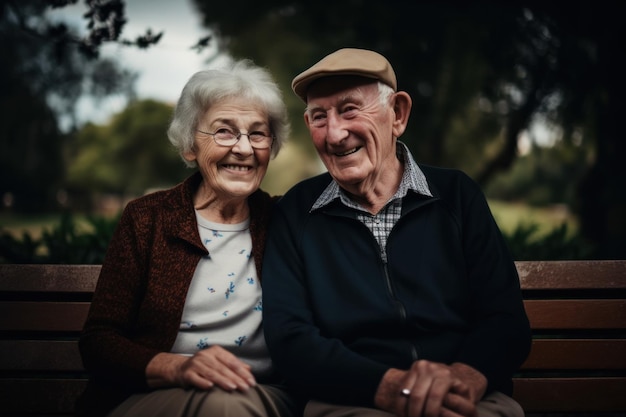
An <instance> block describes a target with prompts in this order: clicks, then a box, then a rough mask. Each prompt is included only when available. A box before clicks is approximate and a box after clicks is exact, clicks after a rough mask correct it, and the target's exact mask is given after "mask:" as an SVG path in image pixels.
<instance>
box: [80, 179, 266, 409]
mask: <svg viewBox="0 0 626 417" xmlns="http://www.w3.org/2000/svg"><path fill="white" fill-rule="evenodd" d="M201 181H202V177H201V175H200V174H199V173H196V174H194V175H192V176H191V177H189V178H188V179H187V180H186V181H185V182H183V183H182V184H180V185H178V186H176V187H174V188H172V189H169V190H166V191H160V192H157V193H154V194H149V195H146V196H144V197H141V198H138V199H136V200H134V201H132V202H130V203H129V204H128V205H127V207H126V208H125V209H124V212H123V214H122V217H121V219H120V222H119V225H118V226H117V229H116V231H115V233H114V235H113V239H112V240H111V243H110V245H109V247H108V251H107V255H106V258H105V261H104V263H103V265H102V271H101V273H100V278H99V280H98V285H97V287H96V291H95V294H94V297H93V302H92V304H91V309H90V311H89V315H88V317H87V322H86V323H85V327H84V329H83V333H82V335H81V338H80V344H79V345H80V352H81V355H82V358H83V362H84V364H85V367H86V368H87V370H88V371H89V372H90V374H91V375H92V378H91V379H90V381H89V384H88V387H87V389H86V391H85V392H84V393H83V395H82V397H81V399H79V401H78V403H77V406H76V411H77V414H78V415H89V416H104V415H106V414H107V413H108V412H109V411H110V410H112V409H113V408H114V407H116V406H117V405H118V404H120V403H121V402H122V401H123V400H124V399H125V398H127V397H128V396H129V395H131V394H133V393H136V392H142V391H146V390H148V386H147V384H146V374H145V370H146V366H147V364H148V362H150V360H151V359H152V358H153V357H154V356H155V355H156V354H157V353H159V352H168V351H170V349H171V347H172V346H173V344H174V340H175V339H176V335H177V332H178V328H179V324H180V318H181V316H182V312H183V307H184V303H185V299H186V294H187V289H188V287H189V284H190V282H191V279H192V277H193V274H194V271H195V269H196V265H197V264H198V261H199V260H200V259H201V258H202V257H203V256H205V255H207V254H208V251H207V250H206V248H205V247H204V245H203V244H202V242H201V240H200V235H199V232H198V226H197V222H196V215H195V212H194V207H193V195H194V192H195V191H196V190H197V189H198V186H199V185H200V183H201ZM275 201H276V197H270V196H269V195H268V194H267V193H265V192H263V191H261V190H258V191H256V192H255V193H253V194H252V195H251V196H250V197H249V198H248V204H249V206H250V216H251V217H250V234H251V236H252V253H253V256H254V260H255V264H256V270H257V274H258V276H259V278H260V277H261V261H262V258H263V256H262V255H263V251H264V248H265V235H266V226H267V224H268V222H269V218H270V215H271V211H272V207H273V204H274V202H275Z"/></svg>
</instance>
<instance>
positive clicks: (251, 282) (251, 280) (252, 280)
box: [248, 277, 254, 285]
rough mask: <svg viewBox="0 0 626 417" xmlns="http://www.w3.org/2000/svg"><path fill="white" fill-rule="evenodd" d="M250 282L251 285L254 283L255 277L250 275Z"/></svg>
mask: <svg viewBox="0 0 626 417" xmlns="http://www.w3.org/2000/svg"><path fill="white" fill-rule="evenodd" d="M248 284H250V285H252V284H254V278H252V277H248Z"/></svg>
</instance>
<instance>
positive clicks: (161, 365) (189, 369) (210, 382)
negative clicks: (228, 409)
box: [146, 346, 256, 391]
mask: <svg viewBox="0 0 626 417" xmlns="http://www.w3.org/2000/svg"><path fill="white" fill-rule="evenodd" d="M146 378H147V380H148V385H149V386H150V387H153V388H158V387H165V386H180V387H185V388H186V387H195V388H199V389H204V390H208V389H211V388H213V387H214V386H216V385H217V386H218V387H220V388H222V389H223V390H226V391H234V390H239V391H246V390H247V389H248V388H250V387H252V386H254V385H256V380H255V379H254V376H253V375H252V372H250V365H248V364H246V363H244V362H242V361H241V360H240V359H238V358H237V357H236V356H235V355H233V354H232V353H230V352H228V351H227V350H225V349H224V348H222V347H221V346H211V347H210V348H208V349H204V350H201V351H199V352H198V353H196V354H195V355H193V356H191V357H188V356H182V355H177V354H174V353H159V354H158V355H156V356H155V357H154V358H153V359H152V360H151V361H150V362H149V363H148V366H147V368H146Z"/></svg>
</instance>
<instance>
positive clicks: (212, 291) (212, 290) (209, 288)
mask: <svg viewBox="0 0 626 417" xmlns="http://www.w3.org/2000/svg"><path fill="white" fill-rule="evenodd" d="M207 290H209V292H210V293H211V294H213V293H214V292H215V288H213V287H208V288H207Z"/></svg>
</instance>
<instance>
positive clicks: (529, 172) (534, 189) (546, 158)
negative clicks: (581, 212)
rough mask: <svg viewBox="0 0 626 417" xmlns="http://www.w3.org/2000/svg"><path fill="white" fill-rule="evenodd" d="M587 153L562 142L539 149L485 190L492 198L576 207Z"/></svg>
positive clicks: (521, 157)
mask: <svg viewBox="0 0 626 417" xmlns="http://www.w3.org/2000/svg"><path fill="white" fill-rule="evenodd" d="M587 155H588V152H587V151H586V150H585V149H584V148H583V147H581V146H576V145H573V144H568V143H566V142H564V141H561V142H559V143H557V144H555V145H554V146H552V147H536V148H533V149H532V150H531V152H530V153H528V154H527V155H524V156H520V157H518V159H517V161H516V163H515V164H514V165H513V166H512V168H511V169H510V170H509V171H507V172H506V173H503V174H501V175H499V176H497V177H496V178H494V179H493V180H492V181H491V182H490V183H489V184H488V185H487V186H486V188H485V194H487V195H488V196H489V198H492V199H498V200H504V201H524V202H526V203H527V204H530V205H533V206H545V205H549V204H567V205H568V206H569V207H572V208H575V207H576V204H577V202H576V187H577V185H578V184H579V182H580V180H581V179H582V178H583V175H584V173H585V170H586V166H587V165H586V164H585V159H586V158H587Z"/></svg>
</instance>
